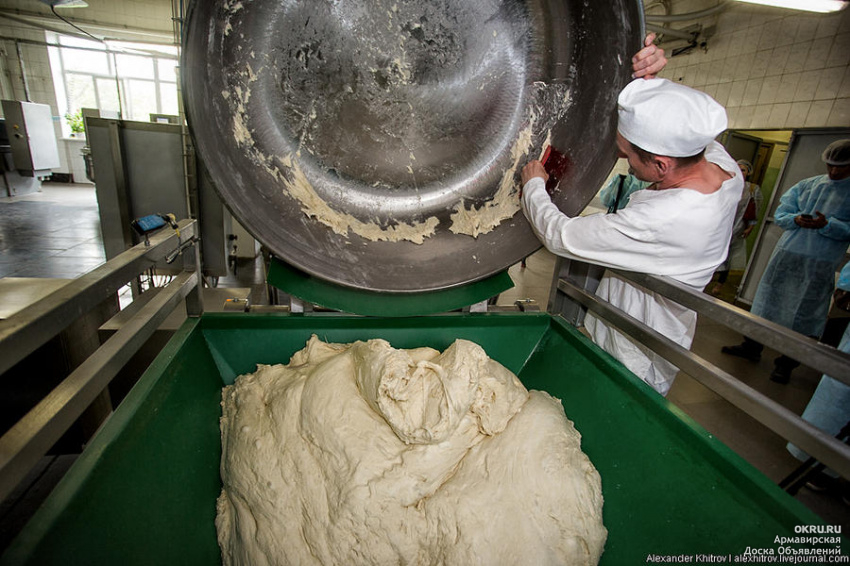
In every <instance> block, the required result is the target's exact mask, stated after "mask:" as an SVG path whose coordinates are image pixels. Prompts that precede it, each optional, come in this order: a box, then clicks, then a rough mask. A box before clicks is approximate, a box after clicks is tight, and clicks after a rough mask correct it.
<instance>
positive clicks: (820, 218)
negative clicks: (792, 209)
mask: <svg viewBox="0 0 850 566" xmlns="http://www.w3.org/2000/svg"><path fill="white" fill-rule="evenodd" d="M794 223H795V224H796V225H797V226H799V227H800V228H808V229H810V230H820V229H821V228H823V227H824V226H826V225H827V224H828V223H829V221H828V220H827V219H826V216H824V215H823V213H822V212H821V211H820V210H816V211H815V216H814V217H812V216H810V215H808V214H800V215H799V216H795V217H794Z"/></svg>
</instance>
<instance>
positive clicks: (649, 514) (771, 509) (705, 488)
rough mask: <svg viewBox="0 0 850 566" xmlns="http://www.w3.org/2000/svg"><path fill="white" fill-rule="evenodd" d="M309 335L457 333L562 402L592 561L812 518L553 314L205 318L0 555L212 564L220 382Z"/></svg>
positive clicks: (409, 337)
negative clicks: (597, 524) (590, 480)
mask: <svg viewBox="0 0 850 566" xmlns="http://www.w3.org/2000/svg"><path fill="white" fill-rule="evenodd" d="M313 333H315V334H317V335H319V336H320V337H321V338H322V339H324V340H328V341H333V342H351V341H354V340H365V339H369V338H376V337H379V338H384V339H386V340H388V341H389V342H390V343H391V344H392V345H393V346H394V347H397V348H412V347H417V346H431V347H434V348H438V349H444V348H446V347H447V346H448V345H449V344H451V343H452V342H453V341H454V340H455V339H457V338H466V339H469V340H473V341H475V342H477V343H479V344H480V345H481V346H483V347H484V349H485V350H486V351H487V353H488V354H489V355H490V356H491V357H492V358H494V359H496V360H498V361H499V362H501V363H502V364H504V365H505V366H506V367H507V368H509V369H510V370H512V371H513V372H515V373H517V375H519V377H520V378H521V380H522V381H523V383H524V384H525V385H526V386H527V387H528V388H529V389H543V390H546V391H548V392H549V393H550V394H552V395H554V396H555V397H558V398H560V399H562V400H563V405H564V409H565V410H566V413H567V416H568V417H569V418H570V419H571V420H573V421H574V422H575V424H576V427H577V428H578V430H579V431H580V432H581V434H582V438H583V440H582V446H583V449H584V450H585V452H586V453H587V454H588V455H589V456H590V458H591V460H592V461H593V463H594V465H595V466H596V467H597V469H598V470H599V473H600V475H601V476H602V487H603V492H604V496H605V507H604V521H605V525H606V526H607V528H608V530H609V537H608V542H607V545H606V549H605V553H604V555H603V556H602V564H608V565H623V564H637V563H645V562H646V560H647V556H648V555H679V554H686V555H694V554H698V553H711V554H719V555H729V554H732V555H737V554H742V553H744V551H745V550H746V549H747V547H753V548H775V547H776V545H774V539H775V537H777V536H793V534H794V528H795V526H796V525H802V524H822V521H821V520H820V519H819V518H817V517H816V516H815V515H814V514H812V513H811V512H810V511H809V510H807V509H806V508H805V507H803V505H802V504H800V503H799V502H797V501H796V500H795V499H793V498H792V497H790V496H788V495H787V494H786V493H785V492H783V491H781V490H780V489H779V488H778V487H776V486H775V485H774V484H772V483H771V482H770V481H769V480H768V479H767V478H766V477H765V476H763V475H762V474H761V473H760V472H758V471H757V470H755V469H754V468H753V467H751V466H750V465H749V464H747V463H746V462H744V461H743V460H742V459H741V458H740V457H738V456H737V455H736V454H734V453H733V452H732V451H730V450H729V449H728V448H727V447H726V446H724V445H723V444H722V443H720V442H719V441H718V440H717V439H715V438H714V437H713V436H712V435H710V434H708V433H707V432H706V431H705V430H703V429H702V428H701V427H699V426H698V425H697V424H696V423H694V422H693V421H692V420H691V419H689V418H688V417H687V416H685V415H684V414H682V413H681V411H679V410H678V409H677V408H676V407H674V406H673V405H671V404H670V403H668V402H667V401H665V400H664V399H663V398H661V397H660V396H658V395H657V394H656V393H655V392H653V391H652V390H651V389H650V388H649V387H648V386H646V385H645V384H644V383H643V382H641V381H639V380H638V379H637V378H635V377H634V376H633V375H632V374H631V373H629V372H628V371H627V370H625V369H624V368H623V367H622V366H621V365H620V364H619V363H618V362H616V361H614V360H613V359H612V358H611V357H610V356H608V355H607V354H606V353H604V352H603V351H602V350H600V349H599V348H598V347H596V346H595V345H593V344H592V343H591V342H590V341H589V340H587V339H586V338H585V337H584V336H582V335H581V334H580V333H579V332H578V331H576V330H575V329H574V328H573V327H571V326H569V325H567V324H565V323H564V322H563V321H562V319H560V318H557V317H552V316H550V315H548V314H529V313H524V314H519V313H486V314H460V313H457V314H446V315H439V316H427V317H413V318H394V319H387V318H364V317H356V316H349V315H338V314H311V315H283V316H281V315H278V314H273V315H267V314H241V313H233V314H207V315H204V316H203V317H201V318H200V319H192V320H189V321H187V322H186V323H185V325H184V326H183V327H182V328H181V329H180V330H179V331H178V333H177V334H176V335H175V337H174V338H173V339H172V340H171V342H170V343H169V344H168V345H167V346H166V348H165V349H164V350H163V352H162V353H161V354H160V356H159V357H158V358H157V360H156V362H155V363H154V364H153V365H152V366H151V367H150V368H149V369H148V371H147V372H146V373H145V375H144V376H143V377H142V379H141V381H140V382H139V383H138V384H137V386H136V387H135V388H134V389H133V391H132V392H131V393H130V395H129V396H128V397H127V399H126V400H125V402H124V403H123V404H122V405H121V406H120V407H119V408H118V410H117V412H116V413H115V414H114V415H113V417H112V418H111V419H110V421H108V423H107V424H106V425H105V427H104V428H103V429H102V430H101V432H100V433H99V434H98V435H97V436H96V437H95V439H94V440H93V442H92V443H91V444H90V445H89V446H88V448H87V449H86V450H85V452H84V453H83V455H82V456H81V457H80V458H79V460H78V461H77V463H76V464H75V465H74V467H73V468H72V469H71V471H70V472H69V473H68V475H67V476H66V477H65V478H64V479H63V480H62V482H61V483H60V484H59V486H58V487H57V488H56V490H55V491H54V493H53V494H52V495H51V496H50V497H49V499H48V500H47V502H46V503H45V505H44V506H43V507H42V508H41V509H40V510H39V512H38V513H37V514H36V516H35V517H34V518H33V519H32V521H31V522H30V523H29V524H28V526H27V527H26V528H25V530H24V531H23V532H22V533H21V534H20V536H19V537H18V538H17V539H16V541H15V542H14V543H13V545H12V546H11V547H10V548H9V549H8V551H7V552H6V554H5V555H4V556H3V557H2V559H0V564H2V565H12V564H14V565H19V564H33V565H36V564H37V565H49V564H60V565H63V566H67V565H68V564H76V563H80V564H120V565H122V566H130V565H133V564H140V565H141V564H144V565H150V564H219V563H220V555H219V548H218V544H217V541H216V532H215V527H214V517H215V501H216V497H217V496H218V495H219V491H220V489H221V482H220V478H219V459H220V457H221V446H220V437H219V428H218V418H219V415H220V406H219V401H220V391H221V388H222V386H223V385H225V384H229V383H232V382H233V380H234V378H235V377H236V376H237V375H239V374H242V373H246V372H251V371H253V370H254V369H255V366H256V364H257V363H265V364H271V363H279V362H280V363H285V362H287V361H288V360H289V357H290V355H291V354H293V353H294V352H295V351H297V350H299V349H301V348H302V347H303V346H304V344H305V342H306V340H307V339H308V338H309V337H310V335H311V334H313ZM329 418H333V416H332V415H329Z"/></svg>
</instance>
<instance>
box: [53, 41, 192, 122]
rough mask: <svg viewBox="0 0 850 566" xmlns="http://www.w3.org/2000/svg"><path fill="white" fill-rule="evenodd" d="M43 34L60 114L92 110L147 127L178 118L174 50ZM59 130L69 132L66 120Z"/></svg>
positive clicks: (168, 47) (167, 46) (161, 46)
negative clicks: (161, 118)
mask: <svg viewBox="0 0 850 566" xmlns="http://www.w3.org/2000/svg"><path fill="white" fill-rule="evenodd" d="M46 35H47V42H48V43H49V44H51V45H54V46H55V47H53V46H52V47H48V52H49V55H50V67H51V69H52V71H53V84H54V87H55V89H56V100H57V103H58V105H59V113H60V115H62V116H64V115H66V114H76V113H77V112H78V111H79V110H80V109H81V108H97V109H100V110H106V111H110V112H120V113H121V115H122V118H124V119H125V120H138V121H143V122H147V121H149V119H150V115H151V114H177V113H178V106H177V48H176V47H174V46H172V45H150V44H140V43H129V42H123V41H107V42H106V43H98V42H96V41H89V40H85V39H77V38H74V37H67V36H64V35H60V34H55V33H49V32H48V33H47V34H46ZM62 131H63V133H64V134H65V135H66V136H67V135H69V134H70V133H71V128H70V126H69V124H68V123H67V121H63V123H62Z"/></svg>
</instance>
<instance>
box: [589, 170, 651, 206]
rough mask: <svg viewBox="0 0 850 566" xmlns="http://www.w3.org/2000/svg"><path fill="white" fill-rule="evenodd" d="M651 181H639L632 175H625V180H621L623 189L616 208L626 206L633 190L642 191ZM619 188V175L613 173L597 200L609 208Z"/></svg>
mask: <svg viewBox="0 0 850 566" xmlns="http://www.w3.org/2000/svg"><path fill="white" fill-rule="evenodd" d="M651 184H652V183H649V182H647V181H641V180H640V179H638V178H637V177H635V176H634V175H626V178H625V180H624V181H623V191H622V192H621V193H620V199H619V200H618V201H617V210H621V209H623V208H626V205H627V204H629V197H630V196H631V195H632V193H633V192H635V191H642V190H643V189H645V188H647V187H648V186H649V185H651ZM619 188H620V176H619V175H614V177H613V178H612V179H611V182H609V183H608V184H607V185H606V186H605V188H604V189H602V190H601V191H600V192H599V200H600V201H601V202H602V205H603V206H604V207H605V208H607V209H609V210H610V209H611V205H613V204H614V199H616V198H617V189H619Z"/></svg>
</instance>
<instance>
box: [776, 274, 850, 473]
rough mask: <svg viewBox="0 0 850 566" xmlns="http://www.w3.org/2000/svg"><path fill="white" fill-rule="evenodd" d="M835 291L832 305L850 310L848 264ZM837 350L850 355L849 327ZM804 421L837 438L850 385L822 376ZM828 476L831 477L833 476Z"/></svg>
mask: <svg viewBox="0 0 850 566" xmlns="http://www.w3.org/2000/svg"><path fill="white" fill-rule="evenodd" d="M836 287H837V288H836V290H835V305H836V306H837V307H838V308H841V309H844V310H850V263H848V264H847V265H845V266H844V269H842V270H841V276H840V277H839V278H838V283H837V285H836ZM838 349H839V350H841V351H842V352H845V353H847V354H850V326H848V327H847V330H845V331H844V336H843V337H842V338H841V343H840V344H839V345H838ZM803 419H804V420H806V421H808V422H810V423H811V424H813V425H814V426H816V427H818V428H819V429H821V430H823V431H825V432H827V433H829V434H831V435H833V436H835V435H837V434H838V433H839V432H840V431H841V429H842V428H844V426H845V425H847V423H848V421H850V385H847V384H846V383H843V382H841V381H838V380H837V379H835V378H832V377H830V376H828V375H826V374H824V375H823V376H822V377H821V379H820V383H819V384H818V387H817V389H815V393H814V395H812V398H811V400H810V401H809V404H808V405H806V409H805V410H804V411H803ZM788 451H789V452H791V454H793V455H794V457H795V458H797V459H798V460H803V461H805V460H806V459H807V458H808V454H806V453H805V452H803V451H802V450H800V449H799V448H797V447H796V446H795V445H793V444H788ZM827 474H828V475H830V476H833V475H834V473H832V472H827ZM815 485H818V484H815ZM845 488H846V484H845Z"/></svg>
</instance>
